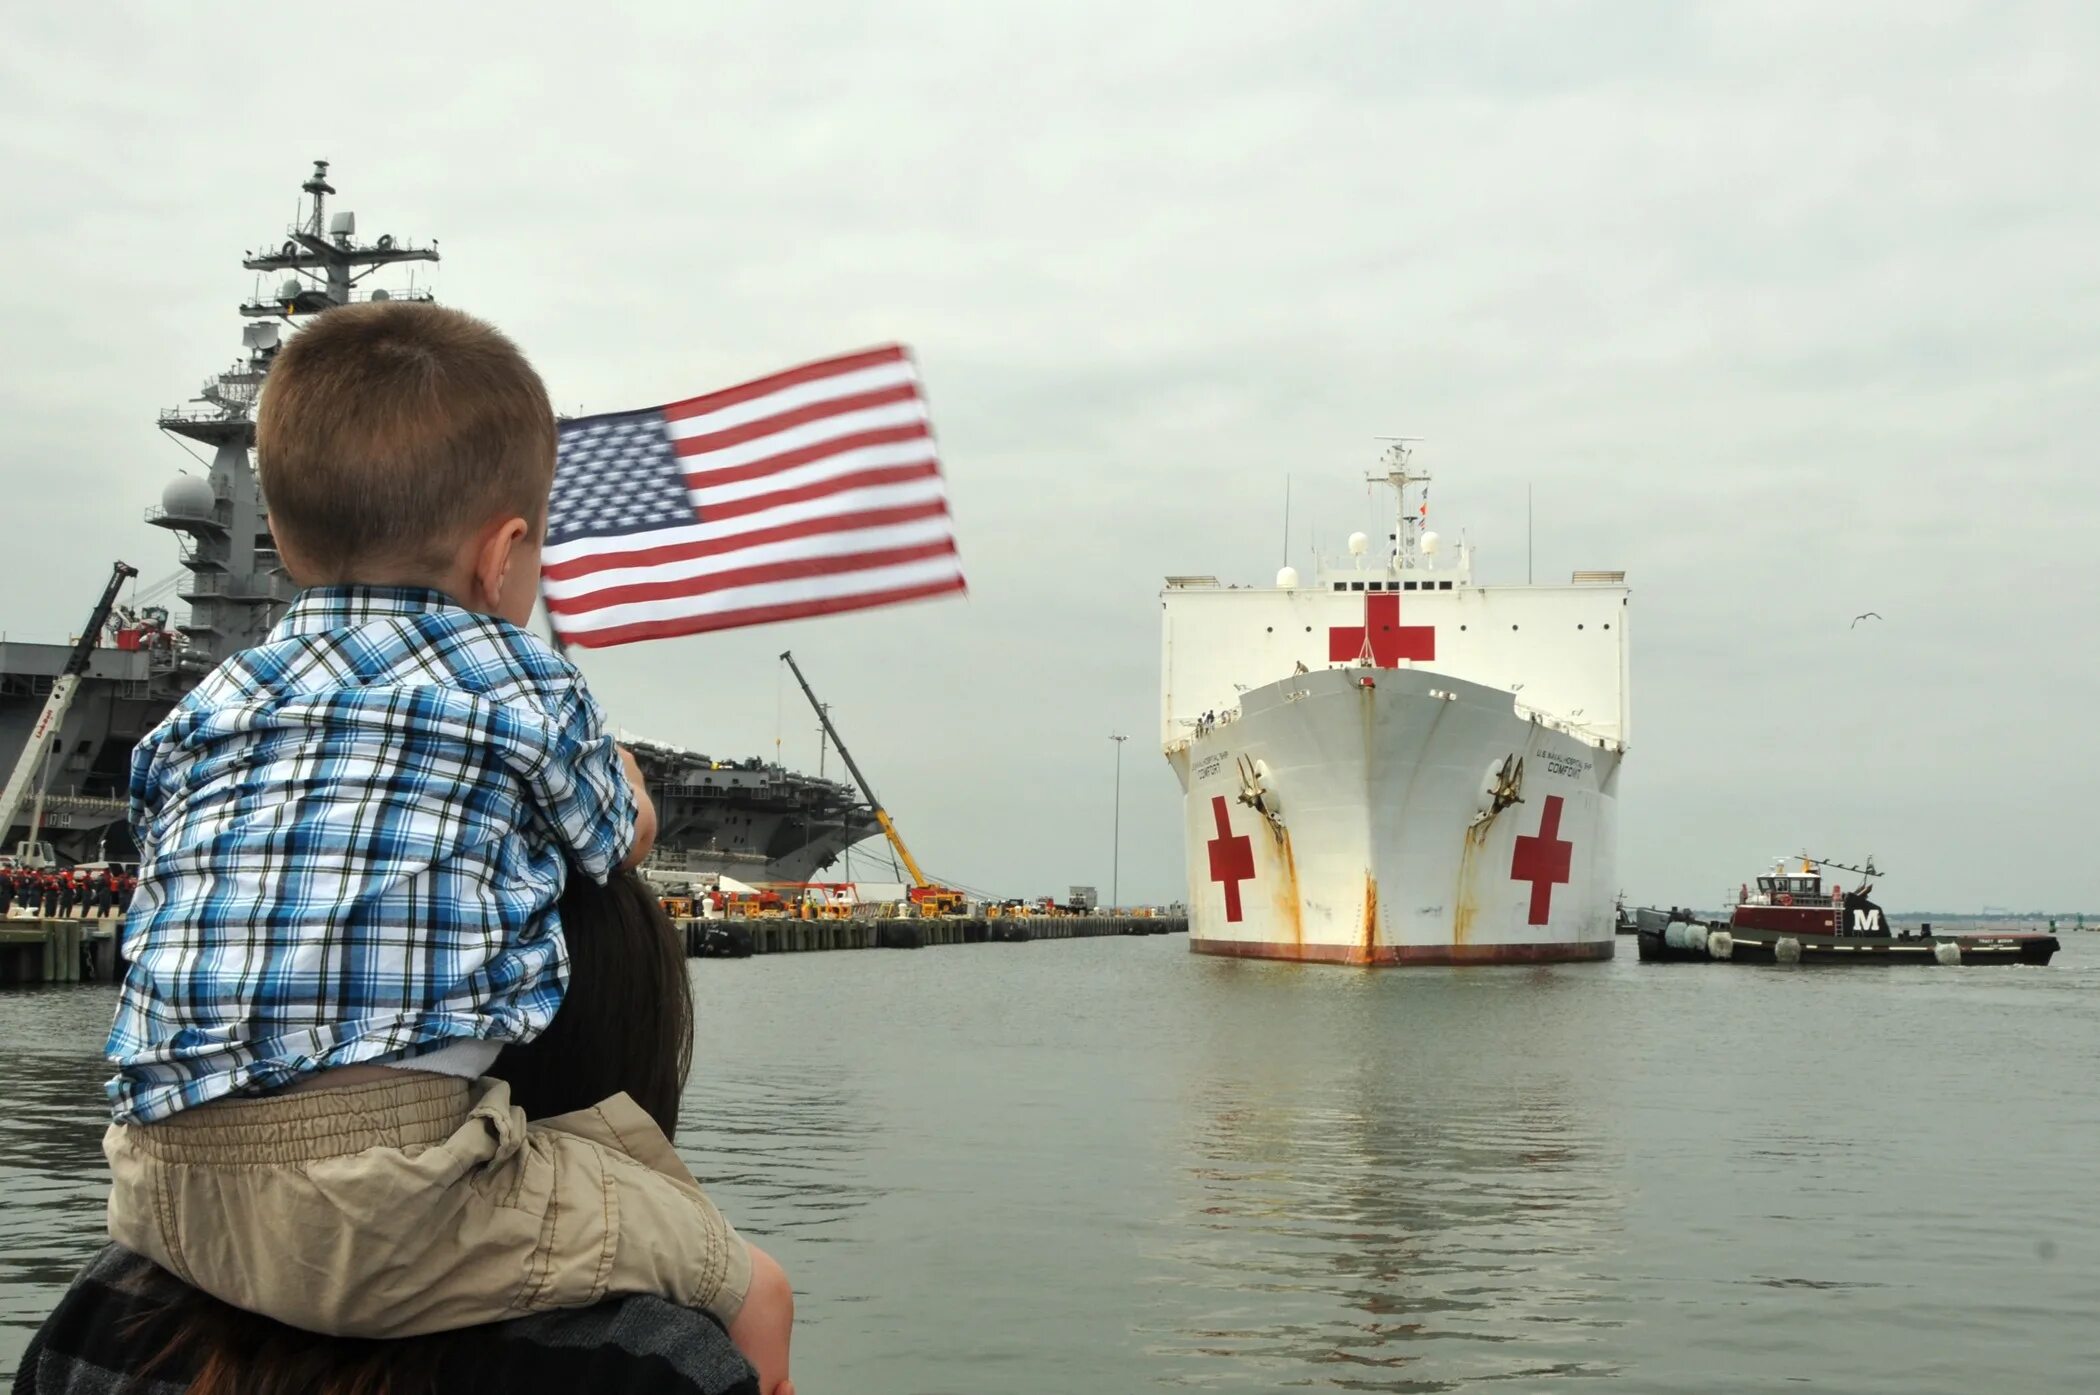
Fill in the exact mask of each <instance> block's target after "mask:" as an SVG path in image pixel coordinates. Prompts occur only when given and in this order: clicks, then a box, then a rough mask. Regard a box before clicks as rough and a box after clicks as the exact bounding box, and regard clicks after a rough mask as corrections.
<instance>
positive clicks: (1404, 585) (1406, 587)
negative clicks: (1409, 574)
mask: <svg viewBox="0 0 2100 1395" xmlns="http://www.w3.org/2000/svg"><path fill="white" fill-rule="evenodd" d="M1400 589H1401V590H1403V591H1412V590H1414V589H1415V583H1413V582H1412V581H1403V582H1401V583H1400Z"/></svg>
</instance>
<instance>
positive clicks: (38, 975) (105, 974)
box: [0, 916, 123, 988]
mask: <svg viewBox="0 0 2100 1395" xmlns="http://www.w3.org/2000/svg"><path fill="white" fill-rule="evenodd" d="M122 928H123V922H122V921H120V920H115V919H108V920H95V919H87V920H76V919H73V918H70V917H67V918H60V917H57V916H50V917H20V918H12V919H8V920H0V988H13V987H16V986H19V985H26V984H32V983H100V982H103V981H106V980H111V979H114V978H115V977H116V973H117V937H118V935H119V933H120V932H121V930H122Z"/></svg>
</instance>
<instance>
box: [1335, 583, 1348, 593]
mask: <svg viewBox="0 0 2100 1395" xmlns="http://www.w3.org/2000/svg"><path fill="white" fill-rule="evenodd" d="M1334 589H1335V590H1337V591H1346V590H1348V589H1349V583H1348V582H1346V581H1337V582H1336V583H1335V584H1334Z"/></svg>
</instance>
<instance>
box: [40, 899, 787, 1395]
mask: <svg viewBox="0 0 2100 1395" xmlns="http://www.w3.org/2000/svg"><path fill="white" fill-rule="evenodd" d="M561 917H562V923H563V925H564V926H565V927H566V928H567V929H568V932H569V935H570V937H571V940H572V943H571V946H570V959H571V964H570V982H569V991H568V993H567V994H566V995H565V996H564V997H563V999H562V1007H561V1011H560V1013H558V1014H556V1016H555V1018H554V1021H553V1023H552V1024H551V1025H550V1026H549V1027H548V1029H547V1031H546V1032H545V1033H543V1034H542V1035H541V1036H540V1037H539V1038H538V1039H536V1040H535V1041H533V1042H532V1043H530V1044H529V1045H527V1046H523V1047H508V1048H506V1049H505V1050H504V1052H503V1053H502V1055H500V1056H498V1057H497V1058H496V1062H495V1064H494V1065H493V1066H491V1067H490V1068H489V1072H488V1073H489V1075H490V1076H492V1077H494V1078H495V1082H501V1083H499V1084H496V1089H497V1090H499V1091H500V1090H502V1089H503V1088H504V1086H505V1085H507V1086H508V1092H509V1093H508V1096H507V1098H506V1097H502V1096H498V1098H503V1099H504V1105H503V1112H504V1113H506V1114H507V1113H508V1112H509V1111H510V1110H514V1109H515V1110H523V1111H524V1112H525V1114H526V1115H527V1116H529V1117H533V1118H540V1117H552V1116H554V1115H558V1114H568V1113H571V1112H582V1111H594V1110H600V1109H602V1110H607V1111H609V1112H612V1113H613V1114H614V1117H617V1113H618V1109H619V1108H621V1107H624V1109H626V1110H629V1111H635V1112H637V1113H639V1114H646V1115H647V1116H648V1121H647V1122H648V1123H649V1124H650V1125H651V1126H653V1127H654V1128H660V1129H661V1130H662V1132H663V1134H664V1136H665V1137H667V1138H668V1137H675V1136H676V1133H677V1122H678V1106H679V1096H680V1095H681V1093H682V1092H683V1090H684V1086H685V1076H686V1069H685V1065H684V1060H685V1055H684V1053H685V1051H686V1050H687V1049H688V1043H689V1042H690V1041H691V1035H690V1034H691V1031H692V1021H693V1019H692V988H691V985H690V982H689V980H688V979H687V977H686V974H685V967H684V965H685V956H684V947H683V943H682V941H681V940H680V939H679V938H678V935H677V931H676V930H675V929H673V928H672V926H671V923H670V921H669V920H668V919H667V918H665V917H664V916H663V914H662V912H661V911H660V910H659V909H657V908H656V907H655V905H654V898H653V897H652V896H651V895H650V894H649V892H648V890H647V888H646V887H645V886H643V885H642V883H641V882H640V881H639V879H636V878H632V877H630V876H624V875H623V876H622V877H618V878H616V879H615V881H614V883H613V884H612V885H610V886H604V887H601V886H598V885H596V884H595V883H593V882H591V881H590V880H589V879H588V878H585V877H574V878H571V879H570V881H569V887H568V891H567V892H566V893H565V894H564V895H563V897H562V901H561ZM481 1083H482V1084H483V1085H489V1084H491V1083H494V1082H491V1081H487V1080H484V1081H483V1082H481ZM623 1092H624V1094H625V1095H626V1097H627V1098H625V1099H618V1098H615V1097H616V1096H619V1095H621V1094H622V1093H623ZM456 1093H458V1094H459V1095H461V1096H464V1095H465V1093H466V1085H465V1082H461V1085H460V1087H459V1089H458V1091H457V1092H456ZM637 1106H639V1109H638V1110H637ZM309 1122H310V1124H315V1125H316V1127H315V1130H314V1131H315V1132H316V1133H317V1134H319V1133H321V1132H323V1131H322V1130H321V1129H319V1128H318V1127H317V1125H318V1123H324V1122H325V1123H332V1124H334V1125H336V1130H335V1132H336V1134H337V1135H339V1136H341V1137H345V1138H347V1137H349V1136H350V1135H352V1134H354V1133H355V1132H357V1130H358V1129H359V1128H360V1127H361V1121H359V1120H358V1119H356V1118H355V1117H344V1118H341V1119H339V1120H327V1121H309ZM608 1126H609V1127H610V1126H611V1125H610V1123H608ZM279 1141H280V1140H272V1141H269V1142H262V1143H258V1144H257V1145H256V1146H258V1147H264V1148H267V1147H269V1146H271V1143H274V1142H279ZM776 1282H777V1283H778V1284H779V1285H780V1286H781V1287H782V1288H783V1289H784V1288H785V1287H786V1285H787V1277H786V1275H785V1274H782V1273H780V1272H779V1266H777V1265H771V1264H770V1262H769V1268H768V1270H767V1272H765V1273H763V1274H754V1276H753V1279H752V1283H753V1286H754V1292H755V1291H756V1287H757V1285H759V1284H761V1283H776ZM146 1372H150V1373H151V1374H150V1376H148V1377H147V1378H144V1379H141V1378H140V1377H141V1376H142V1375H143V1374H144V1373H146ZM206 1372H209V1373H210V1374H212V1375H214V1376H215V1377H216V1381H215V1383H213V1384H212V1386H211V1388H212V1389H216V1390H229V1391H234V1390H285V1389H308V1388H315V1389H325V1390H337V1391H347V1390H409V1389H432V1390H445V1391H452V1390H499V1391H504V1392H506V1395H542V1393H543V1392H544V1393H545V1395H572V1392H575V1391H579V1390H587V1391H592V1392H605V1395H645V1392H646V1395H759V1388H758V1381H757V1377H756V1376H755V1374H754V1373H753V1372H752V1370H751V1367H750V1366H749V1365H748V1364H747V1363H746V1362H745V1360H744V1358H743V1357H742V1355H741V1354H739V1353H738V1351H737V1350H736V1348H735V1347H734V1346H732V1345H731V1344H730V1341H729V1338H728V1336H727V1334H726V1333H724V1332H723V1330H722V1328H721V1327H720V1325H719V1324H717V1323H716V1322H715V1320H714V1319H713V1318H711V1317H709V1316H708V1315H707V1314H706V1313H704V1312H701V1311H699V1310H697V1309H691V1308H683V1307H679V1306H677V1305H675V1304H672V1303H667V1302H665V1301H663V1300H662V1299H658V1298H655V1297H650V1296H633V1295H629V1296H620V1297H614V1298H609V1299H606V1300H605V1301H603V1302H601V1303H599V1304H597V1305H596V1306H594V1307H589V1308H567V1309H556V1310H552V1311H542V1312H536V1313H533V1314H531V1315H529V1316H525V1317H519V1318H513V1319H511V1320H510V1321H508V1322H503V1323H498V1324H495V1325H494V1326H491V1327H481V1328H466V1329H463V1330H460V1331H454V1332H437V1333H432V1334H430V1335H427V1336H420V1337H398V1338H389V1339H383V1340H376V1341H371V1340H368V1341H356V1340H342V1339H336V1338H329V1337H321V1336H316V1335H314V1334H313V1333H310V1332H302V1331H298V1330H296V1329H293V1328H290V1327H285V1326H282V1325H280V1324H278V1323H275V1322H272V1321H271V1320H270V1319H268V1318H264V1317H258V1316H256V1315H255V1314H253V1313H247V1312H242V1311H241V1310H239V1309H236V1308H232V1307H229V1306H227V1305H226V1304H223V1303H221V1302H219V1301H218V1300H217V1299H215V1298H211V1297H209V1296H207V1295H205V1294H203V1293H201V1292H199V1291H198V1290H196V1289H192V1288H189V1287H187V1286H186V1285H184V1284H183V1283H182V1282H181V1281H180V1280H178V1279H176V1278H175V1277H174V1276H173V1275H171V1274H169V1273H167V1272H166V1271H165V1270H161V1269H157V1268H155V1267H154V1266H152V1265H150V1264H148V1263H147V1262H146V1261H145V1260H143V1259H141V1258H139V1257H138V1256H137V1255H134V1254H131V1253H130V1252H128V1251H126V1250H123V1249H120V1248H118V1247H117V1246H115V1245H110V1246H108V1247H106V1248H104V1249H103V1251H102V1252H101V1253H100V1254H99V1255H97V1256H96V1257H95V1258H94V1259H93V1260H91V1261H89V1263H88V1266H87V1268H86V1269H85V1270H84V1271H82V1273H81V1274H80V1275H79V1277H77V1278H76V1279H75V1280H74V1281H73V1284H72V1287H71V1288H69V1289H68V1290H67V1291H66V1294H65V1296H64V1297H63V1298H61V1299H60V1300H59V1302H58V1307H57V1310H56V1311H55V1312H53V1313H52V1314H51V1316H50V1317H49V1318H48V1319H47V1320H46V1321H45V1323H44V1325H43V1327H42V1328H41V1329H40V1330H39V1331H38V1332H37V1333H36V1335H35V1336H34V1337H32V1338H31V1339H30V1341H29V1348H28V1350H27V1351H26V1352H25V1353H23V1356H22V1361H21V1371H20V1373H19V1374H18V1375H17V1376H16V1378H15V1384H14V1389H15V1391H16V1392H17V1395H88V1393H89V1392H99V1391H110V1390H138V1391H141V1392H145V1391H149V1390H150V1391H157V1392H173V1391H180V1390H185V1389H194V1388H196V1386H197V1377H198V1376H199V1375H200V1374H201V1373H206ZM775 1391H776V1392H779V1395H794V1387H793V1382H792V1381H788V1380H783V1381H781V1382H780V1383H779V1385H777V1386H776V1387H775Z"/></svg>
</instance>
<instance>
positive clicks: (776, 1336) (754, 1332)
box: [729, 1241, 795, 1395]
mask: <svg viewBox="0 0 2100 1395" xmlns="http://www.w3.org/2000/svg"><path fill="white" fill-rule="evenodd" d="M745 1243H746V1244H749V1243H750V1242H749V1241H746V1242H745ZM794 1325H795V1290H794V1289H793V1288H792V1287H790V1286H789V1284H788V1276H787V1271H786V1270H784V1269H782V1268H781V1267H780V1263H779V1261H777V1260H775V1259H774V1258H773V1256H771V1255H769V1254H767V1253H766V1252H765V1251H764V1250H761V1249H760V1248H759V1247H758V1246H756V1245H751V1288H750V1291H749V1292H747V1293H746V1294H745V1295H744V1306H743V1307H742V1308H741V1309H739V1310H738V1312H737V1315H736V1321H735V1322H732V1323H730V1324H729V1340H730V1341H731V1342H733V1343H735V1344H736V1349H737V1350H738V1351H740V1352H742V1353H743V1354H744V1359H745V1360H746V1361H748V1362H750V1363H751V1367H752V1369H753V1370H755V1371H757V1372H758V1395H795V1386H794V1383H793V1382H792V1381H790V1380H789V1379H788V1336H789V1331H790V1329H791V1328H793V1327H794Z"/></svg>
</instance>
